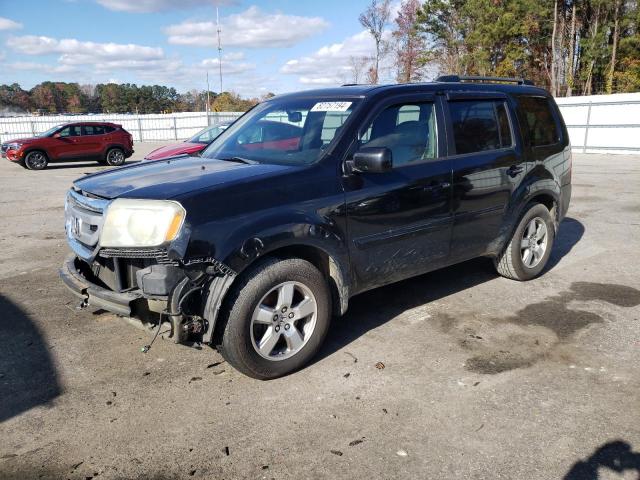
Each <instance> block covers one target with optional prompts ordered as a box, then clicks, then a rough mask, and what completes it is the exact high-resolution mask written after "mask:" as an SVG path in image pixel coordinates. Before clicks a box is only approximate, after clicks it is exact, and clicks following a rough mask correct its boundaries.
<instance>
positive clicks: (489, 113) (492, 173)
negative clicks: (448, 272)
mask: <svg viewBox="0 0 640 480" xmlns="http://www.w3.org/2000/svg"><path fill="white" fill-rule="evenodd" d="M446 103H447V124H448V131H449V132H450V135H448V141H449V151H450V152H452V154H453V155H452V156H451V160H452V163H453V199H452V203H453V205H452V208H453V232H452V241H451V259H452V261H462V260H466V259H469V258H473V257H476V256H478V255H482V254H484V253H488V252H490V251H491V250H492V249H493V248H495V245H493V242H494V241H495V240H496V239H497V238H498V236H499V233H500V228H501V227H502V225H503V222H504V217H505V213H506V209H507V207H508V205H509V201H510V199H511V195H512V193H513V192H514V190H515V189H516V187H517V185H518V184H519V183H520V181H521V180H522V178H523V177H524V175H525V173H526V172H525V164H524V162H523V158H522V153H521V142H520V141H519V139H516V136H515V135H514V132H515V129H514V128H513V125H514V119H513V115H512V114H511V113H510V112H511V107H510V104H509V99H508V98H507V96H506V95H504V94H501V93H489V92H482V93H479V92H450V93H449V94H448V95H447V102H446Z"/></svg>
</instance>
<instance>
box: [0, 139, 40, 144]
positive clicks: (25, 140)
mask: <svg viewBox="0 0 640 480" xmlns="http://www.w3.org/2000/svg"><path fill="white" fill-rule="evenodd" d="M43 138H46V137H29V138H12V139H11V140H6V141H4V142H2V143H22V144H25V145H26V144H29V143H34V142H38V141H40V140H42V139H43Z"/></svg>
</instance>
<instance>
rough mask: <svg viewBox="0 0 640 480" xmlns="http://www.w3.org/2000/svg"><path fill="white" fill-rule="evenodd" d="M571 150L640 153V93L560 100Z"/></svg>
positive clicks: (151, 135)
mask: <svg viewBox="0 0 640 480" xmlns="http://www.w3.org/2000/svg"><path fill="white" fill-rule="evenodd" d="M556 101H557V103H558V105H559V107H560V110H561V112H562V116H563V117H564V121H565V123H566V124H567V128H568V130H569V137H570V139H571V145H572V146H573V150H574V151H576V152H583V153H636V154H638V153H640V93H620V94H615V95H593V96H590V97H570V98H557V99H556ZM239 115H241V114H240V113H237V112H219V113H218V112H215V113H214V112H211V113H209V116H208V117H207V114H206V113H198V112H194V113H174V114H166V115H107V114H104V115H77V116H64V115H55V116H46V117H33V116H24V117H6V118H0V140H1V141H6V140H10V139H12V138H24V137H31V136H33V135H36V134H38V133H41V132H44V131H45V130H48V129H49V128H51V127H54V126H56V125H59V124H61V123H66V122H71V121H74V122H76V121H107V122H113V123H117V124H120V125H122V126H123V127H124V128H125V129H126V130H128V131H129V132H130V133H131V134H132V135H133V140H134V141H135V142H144V141H176V140H184V139H186V138H189V137H191V136H192V135H194V134H196V133H197V132H198V131H199V130H201V129H203V128H204V127H206V126H208V125H215V124H218V123H221V122H228V121H232V120H234V119H235V118H237V117H238V116H239Z"/></svg>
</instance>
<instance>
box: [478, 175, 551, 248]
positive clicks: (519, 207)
mask: <svg viewBox="0 0 640 480" xmlns="http://www.w3.org/2000/svg"><path fill="white" fill-rule="evenodd" d="M531 203H541V204H543V205H544V206H545V207H547V209H549V212H551V216H552V218H553V220H554V227H555V229H556V230H557V229H558V222H559V208H558V206H559V205H560V187H558V185H557V183H555V182H553V181H552V180H548V179H545V180H539V181H538V182H535V183H531V184H529V185H523V186H522V188H521V189H520V191H519V192H518V194H517V195H515V196H514V199H513V201H512V202H511V205H510V208H509V209H508V210H507V213H506V215H505V218H504V221H503V224H502V228H501V229H500V233H499V234H498V236H497V237H496V239H495V240H494V241H493V242H492V243H491V245H490V246H489V248H488V249H487V250H488V254H489V255H491V256H493V255H498V254H499V253H500V252H502V250H503V249H504V248H505V247H506V245H507V244H508V242H509V240H510V239H511V236H512V235H513V232H514V231H515V229H516V227H517V226H518V222H519V221H520V218H521V217H522V215H524V213H525V209H526V208H527V205H529V204H531Z"/></svg>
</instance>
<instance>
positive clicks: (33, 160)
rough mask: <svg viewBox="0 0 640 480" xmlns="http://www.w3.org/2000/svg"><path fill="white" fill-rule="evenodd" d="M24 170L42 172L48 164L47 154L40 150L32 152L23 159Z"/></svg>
mask: <svg viewBox="0 0 640 480" xmlns="http://www.w3.org/2000/svg"><path fill="white" fill-rule="evenodd" d="M23 162H24V164H23V166H24V168H26V169H27V170H44V169H45V168H47V165H48V164H49V158H48V157H47V154H46V153H44V152H43V151H41V150H33V151H31V152H29V153H27V155H26V156H25V157H24V160H23Z"/></svg>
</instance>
